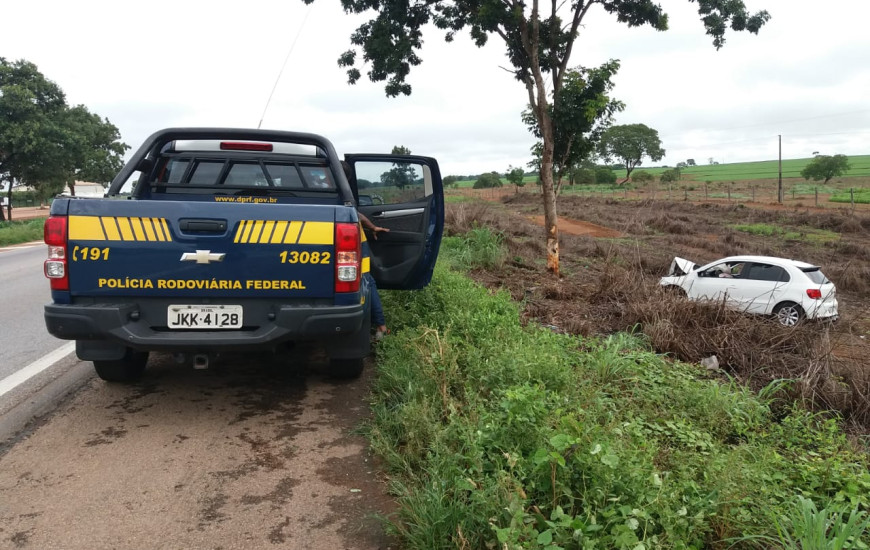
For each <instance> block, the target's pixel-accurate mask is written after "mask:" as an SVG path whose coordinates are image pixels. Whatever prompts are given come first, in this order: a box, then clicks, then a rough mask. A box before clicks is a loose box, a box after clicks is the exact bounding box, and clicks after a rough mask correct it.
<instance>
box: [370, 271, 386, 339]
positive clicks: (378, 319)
mask: <svg viewBox="0 0 870 550" xmlns="http://www.w3.org/2000/svg"><path fill="white" fill-rule="evenodd" d="M368 281H369V285H371V291H370V293H369V300H371V302H372V304H371V307H372V326H374V327H376V333H380V335H381V336H383V335H384V334H386V332H387V321H386V319H385V318H384V307H383V305H381V295H380V294H378V285H377V284H376V283H375V279H374V277H372V276H371V275H369V276H368Z"/></svg>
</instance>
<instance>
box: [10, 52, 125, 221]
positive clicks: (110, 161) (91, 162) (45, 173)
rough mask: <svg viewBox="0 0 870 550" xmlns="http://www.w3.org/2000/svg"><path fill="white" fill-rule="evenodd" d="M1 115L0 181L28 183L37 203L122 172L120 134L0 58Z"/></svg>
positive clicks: (23, 66) (24, 68)
mask: <svg viewBox="0 0 870 550" xmlns="http://www.w3.org/2000/svg"><path fill="white" fill-rule="evenodd" d="M0 113H2V116H0V179H2V180H5V181H8V182H15V183H17V184H21V183H26V184H28V185H30V186H32V187H33V188H34V189H35V190H36V194H37V196H38V197H40V198H41V199H45V198H47V197H49V196H51V195H54V194H57V193H59V192H60V191H62V190H63V186H64V184H66V183H71V184H72V185H74V182H75V179H76V178H80V179H91V180H93V181H97V182H99V183H106V182H108V181H109V180H111V178H112V177H113V176H114V172H116V171H117V170H119V169H120V165H121V155H123V153H124V151H125V150H126V149H127V146H126V145H125V144H123V143H121V142H120V141H119V138H120V135H119V133H118V129H117V128H116V127H115V126H113V125H112V124H111V123H109V121H108V120H102V119H100V118H99V117H98V116H97V115H94V114H92V113H89V112H88V110H87V109H86V108H85V107H84V106H81V105H79V106H77V107H73V108H70V107H69V106H68V105H67V103H66V97H65V96H64V93H63V90H61V88H60V86H58V85H57V84H55V83H54V82H52V81H51V80H48V79H47V78H45V76H44V75H43V74H42V73H40V72H39V70H38V69H37V67H36V65H34V64H33V63H30V62H28V61H25V60H19V61H7V60H6V59H5V58H2V57H0ZM71 189H72V188H71ZM9 191H10V194H9V198H10V203H11V191H12V186H11V185H10V186H9ZM0 219H4V216H3V212H2V209H0Z"/></svg>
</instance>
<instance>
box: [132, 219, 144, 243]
mask: <svg viewBox="0 0 870 550" xmlns="http://www.w3.org/2000/svg"><path fill="white" fill-rule="evenodd" d="M130 225H132V226H133V234H134V235H135V236H136V240H137V241H144V240H146V239H145V230H144V229H142V220H141V219H140V218H130Z"/></svg>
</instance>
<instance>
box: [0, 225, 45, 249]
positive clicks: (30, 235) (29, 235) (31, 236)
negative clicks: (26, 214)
mask: <svg viewBox="0 0 870 550" xmlns="http://www.w3.org/2000/svg"><path fill="white" fill-rule="evenodd" d="M44 223H45V220H44V219H43V218H37V219H32V220H24V221H14V220H13V221H11V222H0V246H9V245H12V244H20V243H29V242H32V241H41V240H42V226H43V224H44Z"/></svg>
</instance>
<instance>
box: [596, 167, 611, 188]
mask: <svg viewBox="0 0 870 550" xmlns="http://www.w3.org/2000/svg"><path fill="white" fill-rule="evenodd" d="M595 183H600V184H611V185H613V184H614V183H616V174H615V173H614V172H613V170H611V169H610V168H609V167H607V166H599V167H597V168H595Z"/></svg>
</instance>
